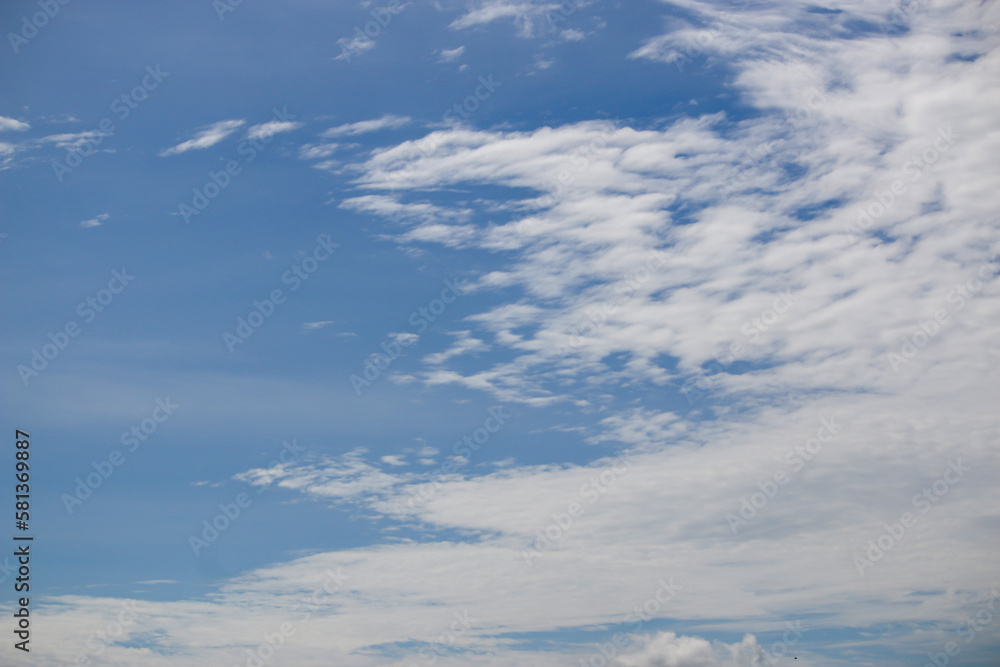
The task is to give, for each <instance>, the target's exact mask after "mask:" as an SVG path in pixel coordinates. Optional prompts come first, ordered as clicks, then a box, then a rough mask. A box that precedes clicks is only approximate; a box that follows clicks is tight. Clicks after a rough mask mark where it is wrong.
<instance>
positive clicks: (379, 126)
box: [320, 114, 410, 139]
mask: <svg viewBox="0 0 1000 667" xmlns="http://www.w3.org/2000/svg"><path fill="white" fill-rule="evenodd" d="M409 124H410V117H409V116H395V115H393V114H386V115H384V116H382V117H381V118H375V119H372V120H362V121H358V122H356V123H347V124H346V125H338V126H337V127H331V128H330V129H329V130H327V131H325V132H323V133H322V134H321V135H320V136H322V137H323V138H325V139H332V138H334V137H341V136H355V135H358V134H366V133H368V132H378V131H379V130H396V129H399V128H401V127H405V126H407V125H409Z"/></svg>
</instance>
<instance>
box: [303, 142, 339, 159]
mask: <svg viewBox="0 0 1000 667" xmlns="http://www.w3.org/2000/svg"><path fill="white" fill-rule="evenodd" d="M339 146H340V144H337V143H327V144H319V145H313V144H306V145H305V146H302V148H300V149H299V157H300V158H302V159H303V160H315V159H319V158H325V157H330V156H331V155H333V154H334V152H336V150H337V148H338V147H339Z"/></svg>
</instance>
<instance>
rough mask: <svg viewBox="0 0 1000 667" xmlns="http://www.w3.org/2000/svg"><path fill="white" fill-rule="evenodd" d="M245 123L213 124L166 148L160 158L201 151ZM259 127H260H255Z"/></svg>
mask: <svg viewBox="0 0 1000 667" xmlns="http://www.w3.org/2000/svg"><path fill="white" fill-rule="evenodd" d="M245 123H246V121H244V120H223V121H219V122H218V123H214V124H212V125H210V126H208V127H207V128H205V129H204V130H201V131H200V132H198V133H197V134H196V135H195V136H194V137H193V138H192V139H188V140H187V141H183V142H181V143H179V144H177V145H176V146H173V147H172V148H168V149H166V150H165V151H163V152H162V153H160V157H166V156H168V155H178V154H180V153H186V152H187V151H191V150H202V149H205V148H209V147H211V146H214V145H215V144H217V143H219V142H220V141H222V140H223V139H225V138H226V137H228V136H229V135H230V134H232V133H233V132H235V131H236V130H238V129H239V128H241V127H243V125H244V124H245ZM265 125H270V123H265ZM257 127H261V126H257Z"/></svg>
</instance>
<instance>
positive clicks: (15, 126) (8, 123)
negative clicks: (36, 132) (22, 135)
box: [0, 116, 31, 132]
mask: <svg viewBox="0 0 1000 667" xmlns="http://www.w3.org/2000/svg"><path fill="white" fill-rule="evenodd" d="M30 128H31V125H29V124H27V123H25V122H24V121H20V120H17V119H16V118H7V117H6V116H0V132H4V131H7V130H14V131H15V132H24V131H25V130H27V129H30Z"/></svg>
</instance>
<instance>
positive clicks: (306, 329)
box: [302, 320, 333, 333]
mask: <svg viewBox="0 0 1000 667" xmlns="http://www.w3.org/2000/svg"><path fill="white" fill-rule="evenodd" d="M331 324H333V320H326V321H323V322H304V323H303V324H302V333H312V332H313V331H319V330H320V329H322V328H323V327H327V326H329V325H331Z"/></svg>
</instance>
